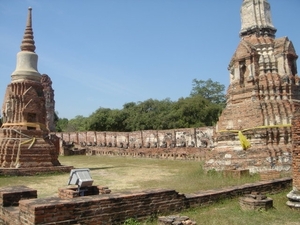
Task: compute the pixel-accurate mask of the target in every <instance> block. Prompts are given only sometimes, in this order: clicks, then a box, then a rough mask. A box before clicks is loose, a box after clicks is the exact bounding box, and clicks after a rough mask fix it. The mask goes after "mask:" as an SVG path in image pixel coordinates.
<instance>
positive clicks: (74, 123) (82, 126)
mask: <svg viewBox="0 0 300 225" xmlns="http://www.w3.org/2000/svg"><path fill="white" fill-rule="evenodd" d="M87 130H88V118H87V117H84V116H81V115H78V116H76V117H75V118H74V119H70V120H69V122H68V125H67V128H66V131H67V132H74V131H87Z"/></svg>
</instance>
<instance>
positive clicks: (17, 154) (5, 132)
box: [0, 8, 70, 174]
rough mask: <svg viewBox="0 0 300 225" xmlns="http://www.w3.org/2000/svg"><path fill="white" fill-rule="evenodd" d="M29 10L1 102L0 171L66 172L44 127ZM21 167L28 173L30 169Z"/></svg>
mask: <svg viewBox="0 0 300 225" xmlns="http://www.w3.org/2000/svg"><path fill="white" fill-rule="evenodd" d="M31 12H32V10H31V8H29V10H28V18H27V24H26V29H25V34H24V38H23V40H22V44H21V51H20V52H19V53H18V54H17V65H16V69H15V71H14V72H13V73H12V75H11V83H10V84H9V85H8V86H7V89H6V93H5V96H4V101H3V105H2V116H3V117H2V118H3V121H2V122H3V124H2V127H1V129H0V144H1V145H0V171H1V172H3V173H8V172H7V170H5V169H7V168H11V169H19V170H18V172H11V173H12V174H14V173H15V174H22V172H20V171H22V170H21V169H22V168H30V169H31V170H32V171H35V172H43V171H45V172H49V171H57V170H59V171H65V172H67V171H70V168H68V167H63V166H61V165H60V162H59V161H58V155H59V151H58V148H57V147H58V146H57V147H55V144H54V142H55V140H57V139H56V138H51V135H49V129H48V127H47V111H46V99H45V92H44V89H45V88H44V87H43V83H42V82H41V80H42V77H43V76H42V75H41V74H40V73H39V72H38V70H37V61H38V55H37V54H36V53H35V48H36V47H35V42H34V40H33V31H32V19H31ZM4 171H6V172H4ZM24 171H27V172H25V173H29V174H30V170H24ZM28 171H29V172H28ZM35 172H33V173H35Z"/></svg>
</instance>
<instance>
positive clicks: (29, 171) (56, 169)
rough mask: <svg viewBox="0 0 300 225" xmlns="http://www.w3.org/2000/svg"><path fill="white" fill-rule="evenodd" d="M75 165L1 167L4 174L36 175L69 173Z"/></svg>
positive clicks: (0, 171) (0, 170)
mask: <svg viewBox="0 0 300 225" xmlns="http://www.w3.org/2000/svg"><path fill="white" fill-rule="evenodd" d="M71 169H73V166H52V167H30V168H0V175H4V176H34V175H39V174H49V173H69V172H70V171H71Z"/></svg>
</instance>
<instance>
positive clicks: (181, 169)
mask: <svg viewBox="0 0 300 225" xmlns="http://www.w3.org/2000/svg"><path fill="white" fill-rule="evenodd" d="M59 160H60V162H61V164H62V165H69V166H71V165H72V166H74V167H75V168H89V169H90V170H91V176H92V178H93V180H94V185H102V186H108V187H109V188H110V189H111V190H112V192H113V193H114V192H121V191H127V190H141V189H142V190H143V189H152V188H167V189H175V190H176V191H178V192H181V193H193V192H197V191H199V190H208V189H217V188H221V187H228V186H233V185H240V184H244V183H251V182H256V181H258V180H259V176H258V175H252V176H249V177H244V178H242V179H232V178H224V177H223V176H222V174H220V173H218V172H215V171H211V172H209V173H206V172H205V171H204V170H203V169H202V164H201V162H197V161H175V160H174V161H172V160H157V159H143V158H138V159H137V158H124V157H109V156H65V157H60V158H59ZM68 180H69V174H48V175H38V176H34V177H28V176H27V177H3V176H2V177H0V181H1V182H0V187H1V186H13V185H26V186H28V187H31V188H34V189H37V191H38V197H39V198H44V197H50V196H56V195H57V190H58V188H60V187H67V182H68ZM289 191H290V190H286V191H285V192H283V193H280V194H277V195H273V196H270V197H271V198H273V201H274V209H272V210H269V211H267V212H244V211H241V210H240V207H239V204H238V199H232V200H225V201H221V202H218V203H216V204H214V205H212V206H209V207H205V208H199V209H191V210H188V211H186V212H182V214H183V215H187V216H189V217H190V218H191V219H193V220H195V221H196V222H197V224H209V225H211V224H230V225H233V224H278V225H279V224H287V225H295V224H300V212H297V211H293V210H291V209H289V208H288V207H287V206H286V205H285V202H286V201H287V198H286V194H287V193H288V192H289ZM296 222H297V223H296ZM144 224H157V222H156V221H154V222H146V223H144Z"/></svg>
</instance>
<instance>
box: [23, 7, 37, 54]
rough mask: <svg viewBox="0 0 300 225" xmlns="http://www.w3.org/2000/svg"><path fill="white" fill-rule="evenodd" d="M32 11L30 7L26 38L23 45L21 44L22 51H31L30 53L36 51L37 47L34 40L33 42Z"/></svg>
mask: <svg viewBox="0 0 300 225" xmlns="http://www.w3.org/2000/svg"><path fill="white" fill-rule="evenodd" d="M31 11H32V8H31V7H29V8H28V16H27V23H26V28H25V33H24V37H23V40H22V44H21V51H29V52H34V51H35V45H34V40H33V30H32V19H31Z"/></svg>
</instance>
